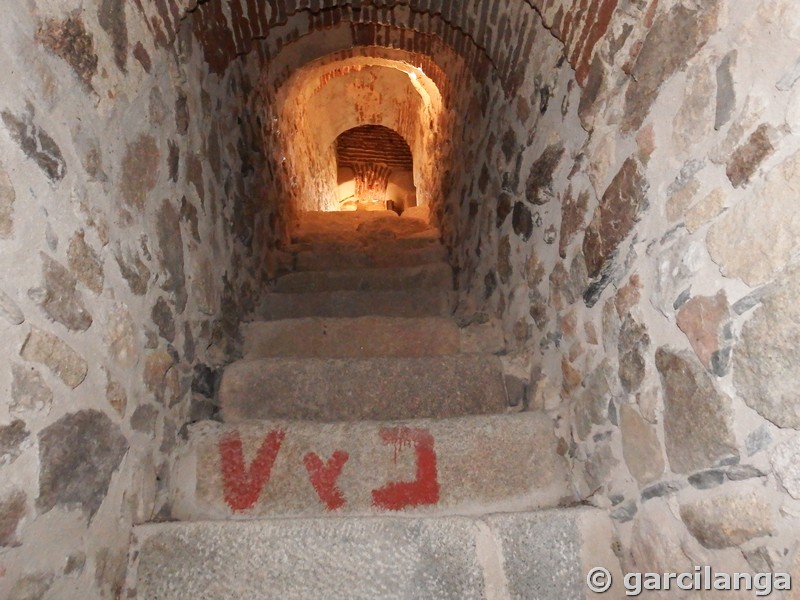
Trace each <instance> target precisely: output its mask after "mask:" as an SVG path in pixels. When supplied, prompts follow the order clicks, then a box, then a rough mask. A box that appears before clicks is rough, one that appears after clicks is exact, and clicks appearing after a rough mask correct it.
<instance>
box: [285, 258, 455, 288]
mask: <svg viewBox="0 0 800 600" xmlns="http://www.w3.org/2000/svg"><path fill="white" fill-rule="evenodd" d="M452 287H453V271H452V269H451V268H450V265H448V264H447V263H443V262H440V263H432V264H427V265H420V266H416V267H395V268H382V269H339V270H333V271H299V272H297V273H289V274H287V275H284V276H282V277H280V278H279V279H278V281H277V282H276V284H275V288H274V291H275V292H278V293H288V294H292V293H294V294H302V293H314V292H334V291H342V290H359V291H371V292H382V291H391V290H406V289H411V288H420V289H440V290H450V289H452Z"/></svg>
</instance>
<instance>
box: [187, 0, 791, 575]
mask: <svg viewBox="0 0 800 600" xmlns="http://www.w3.org/2000/svg"><path fill="white" fill-rule="evenodd" d="M229 6H230V10H229V11H228V12H226V11H225V10H223V6H222V4H221V3H218V2H208V3H205V4H203V5H201V6H200V10H199V12H198V13H197V14H198V27H201V28H202V29H203V31H204V33H203V34H202V35H200V37H201V39H202V44H203V47H204V51H205V56H206V58H207V60H208V61H209V62H210V63H211V64H212V68H214V69H218V70H220V71H224V70H225V69H226V68H227V65H228V64H229V63H230V62H231V61H232V60H233V58H234V56H235V55H236V54H237V53H247V52H248V51H251V50H253V51H255V52H258V53H259V55H260V56H262V57H269V59H270V60H275V61H280V60H281V57H282V55H283V53H284V51H285V49H286V48H290V47H291V46H292V45H293V44H301V43H302V39H303V38H304V36H307V37H308V38H311V37H312V35H317V36H318V37H317V38H316V39H320V40H322V39H324V40H326V43H327V41H330V40H335V41H333V42H332V43H331V46H325V48H328V47H330V48H333V49H334V50H336V51H339V50H341V49H342V48H343V47H346V46H347V44H348V43H351V44H352V45H356V46H362V45H369V44H373V45H376V46H384V47H391V48H402V49H405V50H408V51H413V52H417V53H420V54H422V55H424V56H426V57H430V58H431V59H432V60H433V61H434V62H437V63H438V64H442V62H446V61H442V57H443V56H444V55H445V54H446V52H439V51H431V46H432V45H435V44H441V45H442V46H443V47H446V48H447V49H448V50H447V51H449V52H452V53H454V54H455V55H457V56H459V57H460V58H461V60H463V64H464V68H463V69H460V70H459V69H456V70H448V69H446V68H445V69H444V71H445V73H446V76H447V78H450V79H451V80H459V78H461V80H463V78H464V77H465V73H466V72H469V73H470V76H471V78H472V80H473V81H474V82H475V85H474V87H472V86H463V87H458V89H459V91H458V93H453V94H452V95H450V94H449V92H447V93H445V94H444V95H445V96H446V97H447V100H446V102H445V105H446V106H448V108H450V109H451V110H452V107H460V109H459V111H458V113H457V115H456V116H452V115H451V116H450V117H449V119H448V120H447V121H446V125H447V128H446V129H445V131H449V132H452V135H451V136H450V138H449V139H450V141H451V143H452V147H450V148H446V149H443V151H442V154H441V158H442V159H443V160H442V163H441V169H440V171H439V173H438V174H439V175H440V176H441V180H440V181H441V193H440V194H439V195H437V197H435V198H432V199H431V204H432V206H433V207H434V211H433V214H434V219H435V221H436V222H437V223H438V224H439V225H440V226H441V228H442V230H443V234H444V238H445V241H446V242H447V244H448V246H449V247H450V248H451V250H452V259H453V263H454V266H455V267H456V269H457V276H458V282H459V288H460V290H461V292H462V294H461V301H460V305H459V312H460V316H461V317H462V319H463V320H464V321H471V320H475V319H480V320H485V319H490V318H496V319H498V320H500V321H501V322H502V324H503V329H504V331H505V335H506V342H507V351H508V354H507V356H506V357H505V361H506V365H507V368H508V369H509V371H510V372H512V373H513V374H515V375H516V376H517V377H518V378H519V380H520V385H521V386H523V387H525V388H526V389H527V397H526V401H527V406H528V407H529V408H534V409H545V410H547V411H550V412H551V414H552V415H553V416H554V419H555V421H556V423H557V427H558V430H559V432H560V434H561V436H562V438H563V444H562V447H563V451H564V453H565V454H566V455H568V456H569V458H570V460H571V461H572V464H573V468H574V483H575V488H576V490H577V492H578V493H579V495H580V496H581V497H582V498H584V499H585V501H587V502H590V503H593V504H596V505H598V506H601V507H605V508H607V509H608V510H609V511H610V513H611V514H612V516H613V517H614V519H615V520H616V522H617V523H618V538H619V540H618V541H619V545H618V546H617V547H616V549H617V550H618V552H619V555H620V557H621V559H622V560H623V564H624V566H625V567H626V568H628V569H634V570H642V569H646V570H655V571H664V570H667V571H670V570H682V569H688V570H692V568H693V565H694V564H711V565H714V566H717V567H719V568H723V567H724V568H726V569H728V570H735V569H740V570H741V569H749V570H755V571H763V570H769V569H777V570H780V569H787V570H788V569H792V568H793V564H794V563H796V562H800V558H798V556H799V555H798V553H797V551H796V548H795V544H796V542H795V541H794V540H795V539H796V537H797V530H798V524H797V522H796V518H795V516H794V515H797V514H798V511H797V505H796V504H797V502H796V500H797V493H796V492H797V490H796V489H795V488H796V487H797V482H796V480H797V474H796V468H795V467H794V466H793V465H794V462H795V455H796V453H797V445H798V442H797V440H796V439H795V438H796V437H797V431H796V430H797V427H798V423H797V416H796V409H795V408H794V406H795V402H794V395H793V393H792V390H793V389H795V388H796V387H797V383H798V382H797V376H796V375H795V369H794V368H793V365H794V362H795V361H793V358H794V355H795V354H796V349H795V346H796V345H797V344H796V342H797V337H798V333H797V331H796V327H795V322H796V321H797V314H796V311H795V310H794V308H793V307H792V302H791V298H792V296H793V291H794V288H795V287H796V286H797V281H796V280H797V274H796V271H797V267H796V266H795V265H794V264H793V261H795V260H796V255H797V249H796V239H797V235H796V234H797V225H796V217H795V215H794V213H793V212H792V210H791V208H790V198H792V197H793V196H792V194H794V193H795V192H796V189H797V185H798V183H797V180H798V174H797V160H796V158H795V155H796V153H797V151H798V140H797V135H796V133H797V131H796V130H797V114H796V113H797V110H796V109H795V106H797V104H798V103H797V100H798V99H797V97H796V96H797V89H798V86H797V85H796V80H797V79H798V68H797V65H796V64H795V63H796V56H795V54H793V51H792V48H793V47H794V46H796V42H797V37H798V21H797V17H796V15H794V14H792V11H791V4H790V3H789V2H788V1H784V0H771V1H763V2H758V3H756V4H755V5H748V6H744V5H735V4H733V3H727V2H722V1H719V0H660V1H659V0H649V1H632V0H630V1H618V0H594V1H587V2H575V1H571V0H531V1H530V2H524V3H523V2H516V3H506V2H500V1H498V0H495V1H494V2H480V1H477V0H476V1H473V2H452V1H448V0H409V1H400V0H398V1H395V2H393V1H391V0H386V1H381V2H377V1H375V2H350V1H336V0H318V1H313V0H312V1H311V2H296V3H294V2H290V1H288V2H280V3H261V4H251V3H244V2H242V3H237V2H233V3H230V4H229ZM201 21H202V26H201V25H199V23H200V22H201ZM347 24H350V26H349V28H348V27H346V25H347ZM343 25H344V26H345V27H342V26H343ZM331 28H334V29H335V30H336V31H337V32H338V33H332V34H331V35H330V36H328V35H327V33H325V35H324V36H323V37H320V36H322V34H323V32H326V31H327V30H329V29H331ZM267 31H269V36H267V40H266V41H265V42H264V43H260V42H258V40H259V39H260V38H262V37H264V36H265V34H266V32H267ZM273 32H275V34H274V35H273ZM315 32H317V33H315ZM766 40H769V41H768V43H767V42H766ZM220 48H222V50H220ZM321 52H323V51H321ZM298 66H299V63H298V62H297V61H294V62H292V61H285V62H284V63H283V66H282V67H281V68H282V69H284V70H285V71H286V72H287V75H286V76H285V77H284V79H285V78H286V77H288V72H290V71H291V70H293V69H294V68H297V67H298ZM277 72H280V69H278V71H277ZM278 80H280V76H279V77H278V79H277V80H276V81H278ZM451 84H452V81H451ZM456 87H457V86H456ZM456 165H457V166H458V168H453V169H452V170H451V168H450V167H454V166H456ZM795 570H797V569H795ZM798 576H800V575H798Z"/></svg>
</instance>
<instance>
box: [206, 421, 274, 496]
mask: <svg viewBox="0 0 800 600" xmlns="http://www.w3.org/2000/svg"><path fill="white" fill-rule="evenodd" d="M284 437H286V432H285V431H283V430H282V429H276V430H275V431H270V432H269V434H267V437H266V438H265V439H264V442H263V443H262V444H261V447H260V448H259V449H258V452H257V453H256V457H255V458H254V459H253V462H252V463H251V464H250V467H249V468H248V467H246V466H245V464H244V452H243V450H242V438H241V437H240V435H239V432H238V431H230V432H227V433H226V434H225V435H223V437H222V439H221V440H220V442H219V457H220V462H221V465H222V481H223V486H224V492H225V502H227V503H228V506H230V507H231V508H232V509H233V510H247V509H248V508H250V507H252V506H253V505H254V504H255V503H256V502H258V497H259V496H260V495H261V490H263V489H264V486H265V485H267V482H269V478H270V475H271V474H272V466H273V465H274V464H275V458H276V457H277V456H278V451H279V450H280V449H281V443H283V438H284Z"/></svg>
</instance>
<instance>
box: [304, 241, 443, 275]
mask: <svg viewBox="0 0 800 600" xmlns="http://www.w3.org/2000/svg"><path fill="white" fill-rule="evenodd" d="M294 257H295V258H294V267H295V269H296V270H297V271H329V270H337V269H360V268H386V267H414V266H418V265H425V264H429V263H435V262H441V261H444V260H445V259H446V258H447V251H446V250H445V247H444V246H442V245H441V244H439V243H438V242H431V241H430V240H425V239H421V238H413V239H405V240H391V242H384V243H381V244H374V245H371V246H364V245H362V244H350V245H337V246H334V245H324V244H302V245H300V244H298V245H297V246H296V251H295V254H294Z"/></svg>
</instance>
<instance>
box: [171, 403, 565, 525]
mask: <svg viewBox="0 0 800 600" xmlns="http://www.w3.org/2000/svg"><path fill="white" fill-rule="evenodd" d="M511 457H513V467H514V468H513V469H512V468H509V466H510V465H509V461H510V460H511ZM172 485H173V494H172V496H173V497H172V503H171V504H172V507H173V513H172V516H173V517H174V518H178V519H181V520H187V521H196V520H207V519H212V520H213V519H229V518H259V517H267V516H280V517H285V516H304V517H305V516H307V517H311V516H320V517H324V516H337V515H344V514H354V515H376V514H378V515H379V514H387V513H392V512H401V513H403V514H437V515H441V514H479V513H485V512H501V511H507V510H532V509H536V508H552V507H556V506H561V505H564V504H572V503H573V502H574V494H573V492H572V490H571V487H570V478H569V469H568V465H567V462H566V460H565V459H564V457H563V456H561V455H559V453H558V439H557V438H556V436H555V434H554V424H553V421H552V419H551V418H550V417H549V416H547V415H546V414H544V413H540V412H526V413H518V414H512V415H490V416H473V417H459V418H453V419H416V420H412V421H365V422H340V423H313V422H307V421H247V422H243V423H238V424H235V425H231V424H223V423H218V422H214V421H207V422H201V423H197V424H195V425H192V426H191V427H190V429H189V437H188V441H187V442H186V444H184V445H183V446H182V448H181V450H180V452H179V458H178V460H177V462H176V465H175V475H174V477H173V478H172Z"/></svg>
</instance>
